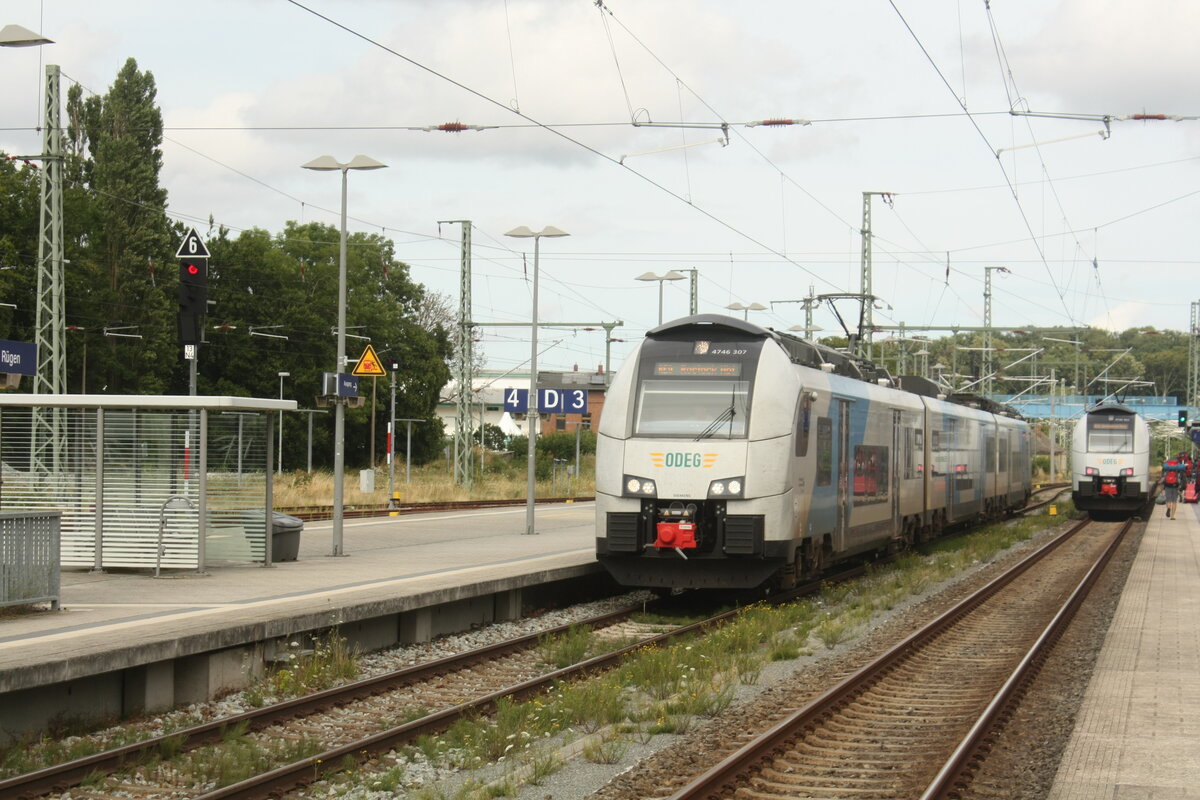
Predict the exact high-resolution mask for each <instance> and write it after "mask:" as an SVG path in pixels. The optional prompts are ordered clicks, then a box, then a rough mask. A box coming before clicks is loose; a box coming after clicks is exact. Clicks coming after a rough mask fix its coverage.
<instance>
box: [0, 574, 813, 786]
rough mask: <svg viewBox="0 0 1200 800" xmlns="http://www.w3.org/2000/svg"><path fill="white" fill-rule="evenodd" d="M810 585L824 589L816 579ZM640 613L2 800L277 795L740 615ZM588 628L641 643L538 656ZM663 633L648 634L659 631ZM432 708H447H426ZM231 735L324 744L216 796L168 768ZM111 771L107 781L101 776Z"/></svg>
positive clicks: (84, 767)
mask: <svg viewBox="0 0 1200 800" xmlns="http://www.w3.org/2000/svg"><path fill="white" fill-rule="evenodd" d="M812 589H813V590H816V589H817V586H816V585H815V584H814V585H813V587H812ZM642 609H643V606H641V605H638V606H633V607H629V608H625V609H621V610H619V611H615V612H611V613H608V614H604V615H601V616H598V617H594V618H592V619H589V620H585V621H583V622H580V623H575V624H573V625H564V626H560V627H558V628H553V629H550V630H547V631H543V632H540V633H536V634H529V635H526V636H522V637H519V638H516V639H511V640H508V641H505V642H501V643H498V644H495V645H491V646H488V647H484V648H479V649H477V650H472V651H470V652H467V653H463V654H461V655H457V656H451V657H447V658H442V659H439V660H436V661H432V662H428V663H425V664H420V665H417V666H414V667H409V668H406V669H402V670H398V671H395V672H391V673H388V674H385V675H380V676H377V677H374V678H369V679H366V680H362V681H358V682H355V683H351V684H347V685H344V686H340V687H336V688H333V689H329V690H326V691H323V692H318V693H315V694H311V695H306V696H303V697H298V698H295V699H293V700H288V701H285V702H283V703H278V704H275V705H271V706H266V707H263V708H260V709H254V710H252V711H248V712H245V713H243V714H238V715H235V716H232V717H225V718H222V719H219V720H215V721H212V722H209V723H205V724H203V725H198V726H195V727H193V728H189V729H186V730H182V731H176V732H173V733H171V734H169V735H166V736H159V737H154V738H152V739H147V740H145V741H141V742H138V743H136V744H131V745H128V746H125V747H121V748H116V749H113V750H109V751H105V752H103V753H98V754H96V755H93V756H89V757H87V758H82V759H78V760H76V761H71V762H68V763H64V764H59V765H55V766H52V767H47V768H45V769H42V770H38V771H36V772H31V773H27V774H25V775H18V776H15V777H13V778H9V779H6V780H3V781H0V800H27V799H28V798H37V797H45V796H51V795H54V794H57V793H60V792H63V791H66V790H70V791H71V795H70V796H71V797H72V798H73V800H82V798H96V799H97V800H99V799H100V798H110V797H113V796H122V795H128V796H137V797H162V798H174V797H178V798H184V797H187V798H197V797H199V798H204V799H205V800H216V799H217V798H224V799H226V800H227V799H228V798H261V797H266V796H268V795H271V794H273V793H274V794H278V793H280V792H283V791H287V790H290V789H294V788H296V787H299V786H303V785H305V784H306V783H308V782H309V781H311V780H313V779H314V778H315V777H317V776H318V773H319V772H320V768H321V765H322V764H338V763H342V762H343V760H344V759H346V758H348V757H349V758H352V759H355V760H364V759H365V758H368V757H370V756H372V755H374V754H378V753H383V752H388V751H390V750H393V749H395V748H397V747H399V746H401V745H404V744H407V743H410V742H412V741H414V740H416V739H417V738H418V737H421V736H424V735H429V734H435V733H439V732H441V731H443V730H445V729H446V728H447V727H449V726H450V725H451V724H453V723H454V722H455V721H457V720H459V719H464V718H467V717H471V716H478V715H484V714H487V713H490V712H491V711H492V710H493V709H494V708H495V706H496V704H497V703H499V702H500V701H501V700H502V699H505V698H511V699H513V700H522V699H526V698H528V697H530V696H532V695H535V694H537V693H540V692H544V691H546V690H547V689H549V688H550V687H551V686H553V685H554V684H556V683H558V682H560V681H566V680H572V679H576V678H579V677H583V676H586V675H588V674H591V673H595V672H599V671H601V670H604V669H608V668H610V667H611V666H613V665H615V664H617V663H619V661H620V660H621V659H622V658H624V657H625V656H627V655H628V654H630V653H632V652H634V651H636V650H638V649H641V648H643V647H646V646H654V645H659V644H663V643H665V642H668V641H670V640H671V639H674V638H677V637H680V636H686V635H689V634H692V633H695V632H698V631H702V630H705V629H708V628H711V627H713V626H715V625H719V624H721V623H723V622H725V621H726V620H728V619H730V618H731V617H733V616H736V615H737V614H738V613H739V611H738V610H734V611H728V612H725V613H722V614H718V615H716V616H713V617H710V618H708V619H705V620H702V621H700V622H697V623H692V624H689V625H684V626H681V627H677V628H674V629H672V630H669V631H666V632H656V633H653V634H647V633H646V630H647V629H648V628H647V626H639V625H637V624H636V623H630V622H629V621H628V618H629V617H630V616H631V615H632V614H634V613H635V612H637V611H641V610H642ZM578 627H586V628H591V629H594V630H601V629H604V628H614V629H618V631H617V634H616V635H617V637H619V638H621V639H624V640H628V639H629V638H631V637H632V638H633V639H634V641H633V643H630V644H626V645H624V646H621V647H618V648H615V649H614V650H613V651H612V652H609V653H606V654H604V655H600V656H596V657H594V658H591V659H588V660H586V661H583V662H580V663H578V664H574V665H572V666H569V667H566V668H562V669H553V668H552V667H548V666H547V665H546V664H545V663H544V661H543V660H542V658H541V657H540V656H539V654H538V652H537V647H538V643H539V642H540V641H541V640H543V639H544V638H546V637H552V636H556V635H561V634H566V633H568V632H569V631H570V630H571V629H572V628H578ZM661 627H662V626H649V629H652V630H656V631H658V630H661ZM639 633H640V635H639ZM609 638H613V637H612V636H610V637H609ZM430 707H433V708H435V709H437V710H435V711H433V712H432V713H426V712H425V709H428V708H430ZM414 716H415V717H416V718H415V719H412V717H414ZM381 720H382V721H387V720H391V721H392V724H387V725H384V729H383V730H382V731H381V730H380V727H381V725H380V722H381ZM403 720H409V721H403ZM231 737H233V738H239V739H241V738H249V739H253V740H257V741H259V742H264V743H266V742H269V741H271V740H281V739H282V740H289V741H293V742H296V741H299V740H301V739H306V740H308V741H311V742H313V743H315V744H316V745H319V746H316V747H315V750H316V752H313V753H312V754H311V755H309V756H307V757H305V758H302V759H298V760H294V761H291V762H290V763H285V764H282V765H280V766H277V767H275V768H273V769H264V770H263V772H262V773H261V774H259V775H257V776H255V777H253V778H250V779H248V780H245V781H242V782H240V783H237V784H234V785H232V786H227V787H222V788H219V789H214V790H211V791H207V793H205V791H206V789H205V787H203V786H197V785H195V784H194V783H189V782H187V781H185V780H184V778H183V771H181V770H175V769H172V768H170V767H169V766H166V767H165V768H164V765H169V759H164V756H165V755H166V754H170V755H171V756H175V755H178V754H179V753H183V752H190V751H194V750H197V749H199V748H202V747H205V746H209V745H213V746H216V745H219V744H220V743H222V742H226V743H227V742H228V741H229V740H230V738H231ZM309 749H310V750H312V749H314V748H313V747H312V746H310V747H309ZM105 775H107V776H108V777H107V778H103V777H102V776H105Z"/></svg>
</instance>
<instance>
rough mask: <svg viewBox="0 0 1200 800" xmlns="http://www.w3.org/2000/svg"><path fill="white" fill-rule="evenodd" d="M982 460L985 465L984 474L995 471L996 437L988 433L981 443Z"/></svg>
mask: <svg viewBox="0 0 1200 800" xmlns="http://www.w3.org/2000/svg"><path fill="white" fill-rule="evenodd" d="M983 460H984V463H985V464H986V467H985V468H984V471H985V472H995V471H996V437H995V436H993V435H992V434H990V433H989V434H988V435H987V437H986V438H985V439H984V442H983Z"/></svg>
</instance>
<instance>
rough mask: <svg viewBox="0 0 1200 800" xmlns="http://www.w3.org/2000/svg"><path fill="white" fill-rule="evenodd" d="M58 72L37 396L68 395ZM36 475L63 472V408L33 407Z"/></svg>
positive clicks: (45, 138)
mask: <svg viewBox="0 0 1200 800" xmlns="http://www.w3.org/2000/svg"><path fill="white" fill-rule="evenodd" d="M61 108H62V103H61V102H60V96H59V68H58V65H56V64H48V65H46V120H45V127H44V128H43V130H42V156H41V158H42V192H41V209H40V214H39V226H40V229H41V234H40V236H39V238H38V273H37V276H38V277H37V314H36V317H35V321H34V327H35V328H36V331H35V340H34V341H35V343H36V344H37V350H38V369H37V373H36V374H35V375H34V376H33V393H34V394H64V393H65V392H66V351H65V342H64V341H63V337H64V330H65V324H64V319H65V315H64V309H63V218H62V217H63V197H62V176H63V152H62V127H61V124H60V119H61ZM30 449H31V452H30V456H31V458H32V467H33V469H34V471H35V472H43V473H44V472H53V473H57V472H58V471H59V458H60V457H61V455H62V454H63V453H65V452H66V431H65V427H64V425H63V411H62V409H60V408H49V409H47V408H41V409H39V408H35V409H34V413H33V430H32V434H31V441H30Z"/></svg>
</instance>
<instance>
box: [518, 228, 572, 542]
mask: <svg viewBox="0 0 1200 800" xmlns="http://www.w3.org/2000/svg"><path fill="white" fill-rule="evenodd" d="M504 235H505V236H512V237H513V238H516V239H533V312H532V314H531V324H530V327H529V330H530V332H531V333H530V337H529V338H530V339H531V340H532V345H531V346H530V348H529V412H528V413H527V414H526V415H525V419H526V421H527V422H528V428H529V464H528V470H529V482H528V487H527V489H526V494H527V497H526V500H525V533H526V534H527V535H530V536H532V535H533V534H535V533H537V531H536V530H534V527H533V502H534V492H535V491H536V488H537V487H536V482H537V423H538V402H537V348H538V259H539V256H540V253H541V247H540V242H541V240H542V237H545V238H547V239H556V238H558V237H560V236H570V235H571V234H569V233H567V232H566V231H560V230H559V229H558V228H555V227H554V226H552V225H547V226H546V227H544V228H542V229H541V230H540V231H537V232H536V233H535V232H534V231H531V230H529V228H528V227H527V226H525V225H521V226H520V227H517V228H513V229H512V230H511V231H509V232H508V233H506V234H504Z"/></svg>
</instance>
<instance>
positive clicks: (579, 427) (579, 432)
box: [575, 420, 583, 478]
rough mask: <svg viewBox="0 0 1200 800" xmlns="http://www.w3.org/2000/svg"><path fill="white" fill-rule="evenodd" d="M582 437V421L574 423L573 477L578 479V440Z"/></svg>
mask: <svg viewBox="0 0 1200 800" xmlns="http://www.w3.org/2000/svg"><path fill="white" fill-rule="evenodd" d="M582 436H583V420H580V421H578V422H576V423H575V477H577V478H578V477H579V439H580V438H581V437H582Z"/></svg>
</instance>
